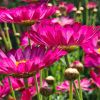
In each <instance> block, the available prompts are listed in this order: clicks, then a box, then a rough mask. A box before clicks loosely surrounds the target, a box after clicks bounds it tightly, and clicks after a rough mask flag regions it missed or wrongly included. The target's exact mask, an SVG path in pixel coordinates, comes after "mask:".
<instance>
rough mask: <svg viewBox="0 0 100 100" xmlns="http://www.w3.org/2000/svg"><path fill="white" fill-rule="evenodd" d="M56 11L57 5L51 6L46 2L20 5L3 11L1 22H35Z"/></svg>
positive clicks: (0, 15)
mask: <svg viewBox="0 0 100 100" xmlns="http://www.w3.org/2000/svg"><path fill="white" fill-rule="evenodd" d="M55 11H56V7H55V6H52V7H50V6H47V4H44V3H43V4H37V5H35V4H30V5H27V6H19V7H16V8H11V9H8V10H5V11H3V12H2V13H1V14H0V22H8V23H18V24H33V23H34V22H35V21H37V20H41V19H44V18H47V17H49V16H51V15H52V14H54V12H55Z"/></svg>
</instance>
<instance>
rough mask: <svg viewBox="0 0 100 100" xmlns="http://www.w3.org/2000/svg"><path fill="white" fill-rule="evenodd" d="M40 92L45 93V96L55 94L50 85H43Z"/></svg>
mask: <svg viewBox="0 0 100 100" xmlns="http://www.w3.org/2000/svg"><path fill="white" fill-rule="evenodd" d="M40 93H41V94H42V95H43V96H50V95H51V94H53V89H52V88H50V87H48V86H45V87H41V88H40Z"/></svg>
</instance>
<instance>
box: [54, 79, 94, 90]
mask: <svg viewBox="0 0 100 100" xmlns="http://www.w3.org/2000/svg"><path fill="white" fill-rule="evenodd" d="M75 85H76V88H77V89H79V87H78V80H75ZM80 85H81V88H82V90H84V91H91V90H92V89H91V88H90V86H91V81H90V80H89V79H87V78H83V79H82V80H81V81H80ZM56 89H57V90H58V91H62V92H65V91H69V89H70V85H69V82H68V81H64V82H62V83H61V84H60V85H58V86H57V87H56ZM73 91H74V86H73Z"/></svg>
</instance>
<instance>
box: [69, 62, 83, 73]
mask: <svg viewBox="0 0 100 100" xmlns="http://www.w3.org/2000/svg"><path fill="white" fill-rule="evenodd" d="M70 67H71V68H76V69H77V70H78V71H79V72H81V71H83V68H84V66H83V64H82V63H81V62H80V61H74V62H73V63H72V64H71V65H70Z"/></svg>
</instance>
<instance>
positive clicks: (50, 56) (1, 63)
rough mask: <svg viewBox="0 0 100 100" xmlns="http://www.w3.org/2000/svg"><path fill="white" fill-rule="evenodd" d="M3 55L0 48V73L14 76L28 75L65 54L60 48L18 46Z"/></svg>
mask: <svg viewBox="0 0 100 100" xmlns="http://www.w3.org/2000/svg"><path fill="white" fill-rule="evenodd" d="M7 55H8V56H7ZM7 55H5V54H4V53H3V52H2V50H0V73H1V74H7V75H13V76H15V77H30V76H31V75H34V74H35V73H36V72H38V71H39V70H41V69H42V68H46V67H48V66H50V65H52V64H53V63H54V62H55V61H57V60H59V59H60V57H62V56H64V55H66V52H65V51H62V50H60V49H55V50H52V49H50V50H47V49H46V48H45V47H43V46H40V47H35V46H33V47H32V49H30V47H26V48H25V49H24V50H22V49H21V48H19V49H18V50H16V51H15V52H14V51H13V52H9V53H8V54H7Z"/></svg>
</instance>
